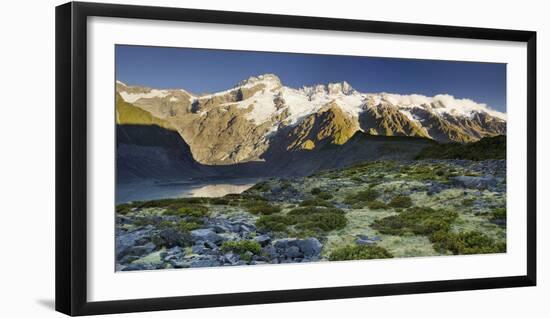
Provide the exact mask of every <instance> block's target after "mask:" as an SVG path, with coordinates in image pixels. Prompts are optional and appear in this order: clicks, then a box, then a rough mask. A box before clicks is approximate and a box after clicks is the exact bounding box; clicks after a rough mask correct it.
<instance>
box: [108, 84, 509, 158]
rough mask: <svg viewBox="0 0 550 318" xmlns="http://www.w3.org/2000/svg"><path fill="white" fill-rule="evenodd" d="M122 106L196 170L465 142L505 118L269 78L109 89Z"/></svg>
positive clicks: (462, 103) (436, 101) (455, 102)
mask: <svg viewBox="0 0 550 318" xmlns="http://www.w3.org/2000/svg"><path fill="white" fill-rule="evenodd" d="M116 88H117V93H118V94H119V95H120V97H121V98H122V99H123V100H124V101H125V102H126V103H130V104H132V105H134V106H136V107H138V108H141V109H142V110H145V111H147V112H149V113H150V114H151V115H152V116H154V117H156V118H159V119H161V120H163V121H165V122H167V123H169V124H170V125H171V127H174V128H175V129H176V130H177V131H178V132H179V133H180V135H181V136H182V137H183V139H184V140H185V141H186V142H187V143H188V144H189V146H190V148H191V152H192V154H193V157H194V158H195V159H196V160H197V161H198V162H200V163H203V164H216V165H219V164H234V163H239V162H247V161H258V160H265V159H266V156H267V155H268V154H273V153H278V152H281V151H283V152H284V151H286V152H288V151H306V150H313V149H318V148H319V147H324V146H325V145H327V144H338V145H341V144H344V143H346V142H347V141H348V140H349V139H350V138H351V137H352V136H353V135H354V134H355V133H356V132H358V131H361V132H365V133H367V134H371V135H386V136H416V137H425V138H430V139H434V140H436V141H440V142H449V141H457V142H471V141H476V140H478V139H480V138H483V137H486V136H495V135H503V134H506V114H504V113H501V112H498V111H496V110H493V109H491V108H490V107H488V106H487V105H485V104H480V103H476V102H474V101H472V100H469V99H456V98H454V97H453V96H450V95H447V94H440V95H436V96H433V97H428V96H423V95H398V94H389V93H362V92H358V91H357V90H355V89H354V88H353V87H352V86H351V85H350V84H349V83H347V82H345V81H344V82H341V83H330V84H327V85H315V86H308V87H302V88H298V89H296V88H291V87H287V86H284V85H283V84H282V83H281V81H280V79H279V78H278V77H277V76H276V75H274V74H264V75H259V76H256V77H250V78H248V79H246V80H243V81H241V82H239V83H238V84H237V85H236V86H235V87H233V88H231V89H228V90H225V91H221V92H216V93H213V94H203V95H196V94H193V93H190V92H188V91H186V90H184V89H151V88H147V87H141V86H129V85H126V84H124V83H122V82H118V81H117V84H116Z"/></svg>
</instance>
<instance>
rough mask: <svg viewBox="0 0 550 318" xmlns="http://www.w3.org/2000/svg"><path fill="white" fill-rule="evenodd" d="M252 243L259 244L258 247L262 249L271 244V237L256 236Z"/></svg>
mask: <svg viewBox="0 0 550 318" xmlns="http://www.w3.org/2000/svg"><path fill="white" fill-rule="evenodd" d="M254 241H256V242H258V243H260V245H261V246H262V247H263V246H266V245H267V244H269V242H271V237H270V236H269V235H265V234H264V235H260V236H256V237H255V238H254Z"/></svg>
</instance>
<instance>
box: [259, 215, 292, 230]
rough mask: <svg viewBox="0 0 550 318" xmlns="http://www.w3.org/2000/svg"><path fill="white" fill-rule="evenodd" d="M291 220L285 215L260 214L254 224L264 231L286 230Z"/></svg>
mask: <svg viewBox="0 0 550 318" xmlns="http://www.w3.org/2000/svg"><path fill="white" fill-rule="evenodd" d="M293 222H294V220H293V219H292V218H289V217H287V216H286V215H278V214H275V215H262V216H260V218H259V219H258V220H257V221H256V226H257V227H258V229H259V230H262V231H266V232H288V226H289V225H292V224H293Z"/></svg>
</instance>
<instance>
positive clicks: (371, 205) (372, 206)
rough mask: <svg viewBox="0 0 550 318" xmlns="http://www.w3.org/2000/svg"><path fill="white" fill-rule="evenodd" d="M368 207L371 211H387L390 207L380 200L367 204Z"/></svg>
mask: <svg viewBox="0 0 550 318" xmlns="http://www.w3.org/2000/svg"><path fill="white" fill-rule="evenodd" d="M367 207H368V208H369V209H371V210H380V209H387V208H388V206H387V205H386V204H385V203H384V202H382V201H380V200H374V201H370V202H369V203H367Z"/></svg>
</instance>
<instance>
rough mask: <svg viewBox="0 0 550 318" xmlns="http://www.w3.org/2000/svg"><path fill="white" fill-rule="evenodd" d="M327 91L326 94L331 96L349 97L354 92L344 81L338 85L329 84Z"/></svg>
mask: <svg viewBox="0 0 550 318" xmlns="http://www.w3.org/2000/svg"><path fill="white" fill-rule="evenodd" d="M327 90H328V93H329V94H331V95H333V94H338V93H343V94H344V95H350V94H351V93H353V91H354V89H353V87H351V85H350V84H349V83H348V82H346V81H343V82H338V83H329V84H328V87H327Z"/></svg>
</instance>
